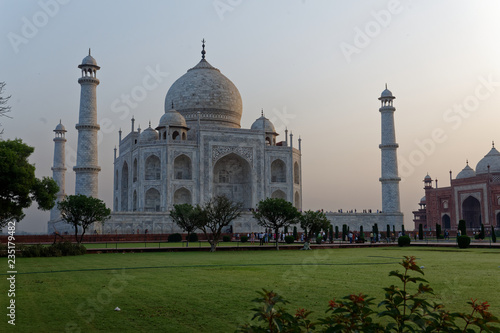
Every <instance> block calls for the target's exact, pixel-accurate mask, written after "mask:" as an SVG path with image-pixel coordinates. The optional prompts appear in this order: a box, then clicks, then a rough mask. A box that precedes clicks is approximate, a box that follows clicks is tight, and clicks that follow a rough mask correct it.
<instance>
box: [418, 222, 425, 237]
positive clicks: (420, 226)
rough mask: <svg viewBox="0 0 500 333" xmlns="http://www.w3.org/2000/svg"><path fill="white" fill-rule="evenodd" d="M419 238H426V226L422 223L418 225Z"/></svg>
mask: <svg viewBox="0 0 500 333" xmlns="http://www.w3.org/2000/svg"><path fill="white" fill-rule="evenodd" d="M418 239H419V240H423V239H424V226H423V225H422V223H420V224H419V225H418Z"/></svg>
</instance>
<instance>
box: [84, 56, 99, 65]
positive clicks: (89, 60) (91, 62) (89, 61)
mask: <svg viewBox="0 0 500 333" xmlns="http://www.w3.org/2000/svg"><path fill="white" fill-rule="evenodd" d="M82 65H92V66H97V61H95V59H94V57H93V56H91V55H90V54H89V55H88V56H86V57H85V58H83V60H82Z"/></svg>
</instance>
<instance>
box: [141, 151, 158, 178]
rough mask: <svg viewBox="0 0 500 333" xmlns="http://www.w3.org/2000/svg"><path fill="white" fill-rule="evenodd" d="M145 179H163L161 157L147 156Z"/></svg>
mask: <svg viewBox="0 0 500 333" xmlns="http://www.w3.org/2000/svg"><path fill="white" fill-rule="evenodd" d="M144 171H145V172H144V179H145V180H160V179H161V162H160V158H159V157H158V156H156V155H150V156H149V157H148V158H146V162H145V165H144Z"/></svg>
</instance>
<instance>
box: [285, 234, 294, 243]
mask: <svg viewBox="0 0 500 333" xmlns="http://www.w3.org/2000/svg"><path fill="white" fill-rule="evenodd" d="M294 241H295V238H294V237H293V236H285V243H287V244H292V243H293V242H294Z"/></svg>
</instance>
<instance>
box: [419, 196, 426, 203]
mask: <svg viewBox="0 0 500 333" xmlns="http://www.w3.org/2000/svg"><path fill="white" fill-rule="evenodd" d="M426 200H427V199H426V198H425V195H424V196H423V197H422V199H420V204H425V203H426V202H427V201H426Z"/></svg>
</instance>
